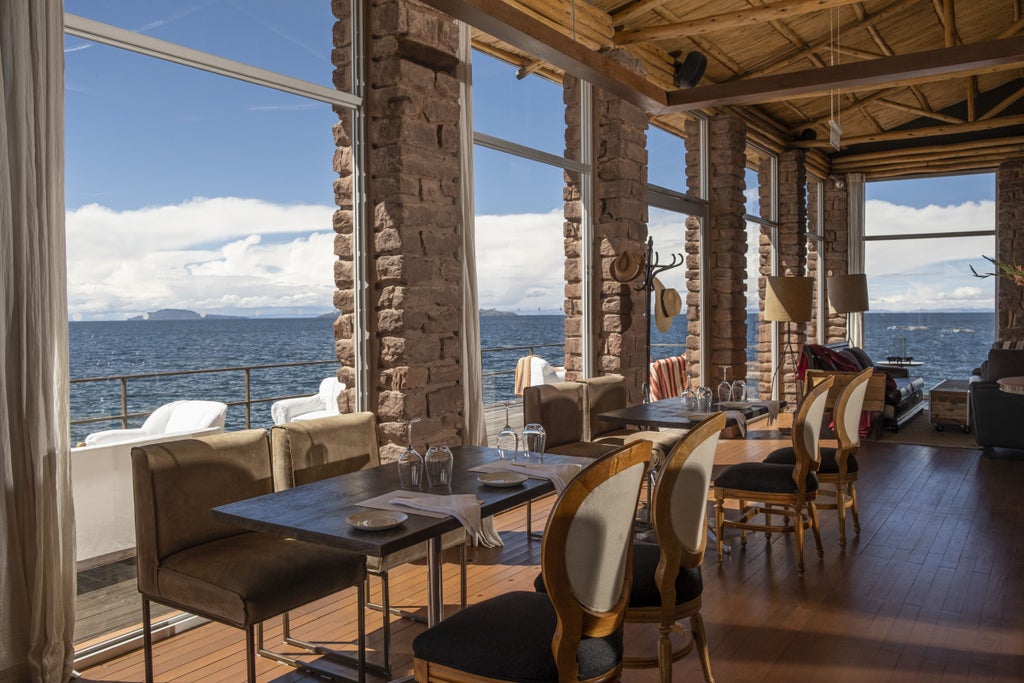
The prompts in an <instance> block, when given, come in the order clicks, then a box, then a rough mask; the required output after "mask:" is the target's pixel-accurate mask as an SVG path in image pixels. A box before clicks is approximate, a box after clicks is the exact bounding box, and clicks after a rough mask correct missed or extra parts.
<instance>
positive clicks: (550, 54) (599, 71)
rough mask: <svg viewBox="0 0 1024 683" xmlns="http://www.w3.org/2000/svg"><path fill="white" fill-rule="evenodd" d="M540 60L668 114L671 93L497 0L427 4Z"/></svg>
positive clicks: (444, 0) (432, 1)
mask: <svg viewBox="0 0 1024 683" xmlns="http://www.w3.org/2000/svg"><path fill="white" fill-rule="evenodd" d="M422 2H423V4H425V5H428V6H430V7H433V8H434V9H436V10H438V11H439V12H444V13H445V14H447V15H448V16H450V17H453V18H455V19H458V20H459V21H464V22H466V23H467V24H469V25H470V26H473V27H475V28H478V29H480V30H481V31H483V32H484V33H487V34H489V35H491V36H493V37H495V38H497V39H498V40H502V41H504V42H506V43H508V44H509V45H512V46H514V47H516V48H518V49H520V50H523V51H524V52H527V53H529V54H530V55H532V56H533V57H534V58H536V59H541V60H543V61H545V62H547V63H548V64H551V65H552V66H554V67H556V68H558V69H561V70H562V71H565V72H566V73H570V74H572V75H574V76H578V77H579V78H583V79H586V80H587V81H589V82H590V83H592V84H593V85H594V86H596V87H598V88H601V89H602V90H605V91H606V92H609V93H612V94H614V95H617V96H618V97H621V98H622V99H623V100H625V101H627V102H630V103H632V104H634V105H636V106H638V107H640V108H641V109H644V110H645V111H647V112H649V113H652V114H660V113H662V112H663V111H664V108H665V103H666V93H665V91H664V90H662V89H661V88H659V87H658V86H657V85H655V84H654V83H651V82H650V81H648V80H647V79H646V78H645V77H643V76H641V75H640V74H638V73H634V72H633V71H630V70H629V69H627V68H626V67H624V66H622V65H621V64H618V63H617V62H614V61H612V60H611V59H609V58H607V57H605V56H604V55H602V54H600V53H598V52H595V51H594V50H591V49H589V48H587V47H585V46H583V45H580V44H579V43H578V42H576V41H574V40H573V39H572V38H569V37H567V36H565V35H563V34H562V33H560V32H559V31H557V30H555V29H554V28H552V27H550V26H548V25H546V24H544V23H543V22H540V21H538V20H536V19H534V18H532V17H530V16H528V15H526V14H524V13H523V12H521V11H519V10H517V9H515V8H513V7H511V6H510V5H507V4H505V3H504V2H495V1H494V0H422Z"/></svg>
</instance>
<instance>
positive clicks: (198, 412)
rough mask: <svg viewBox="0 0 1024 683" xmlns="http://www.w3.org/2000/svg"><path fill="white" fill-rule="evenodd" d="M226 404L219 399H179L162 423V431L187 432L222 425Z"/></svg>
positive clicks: (226, 408)
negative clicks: (164, 422) (163, 423)
mask: <svg viewBox="0 0 1024 683" xmlns="http://www.w3.org/2000/svg"><path fill="white" fill-rule="evenodd" d="M227 410H228V407H227V404H225V403H221V402H219V401H181V402H179V403H178V404H177V405H176V406H174V410H172V411H171V416H170V417H169V418H168V419H167V424H165V425H164V429H163V431H164V433H165V434H166V433H168V432H188V431H192V430H195V429H205V428H207V427H223V426H224V417H225V416H226V414H227Z"/></svg>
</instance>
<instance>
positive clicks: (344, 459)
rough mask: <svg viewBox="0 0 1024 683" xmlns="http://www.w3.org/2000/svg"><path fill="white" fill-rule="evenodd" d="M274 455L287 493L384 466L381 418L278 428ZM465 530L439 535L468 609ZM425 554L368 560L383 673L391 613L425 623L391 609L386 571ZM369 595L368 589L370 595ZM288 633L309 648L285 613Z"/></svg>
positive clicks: (357, 416) (277, 484)
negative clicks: (376, 596) (451, 555)
mask: <svg viewBox="0 0 1024 683" xmlns="http://www.w3.org/2000/svg"><path fill="white" fill-rule="evenodd" d="M270 435H271V444H272V449H271V452H272V456H273V462H274V488H275V490H278V491H280V490H283V489H288V488H292V487H293V486H299V485H301V484H307V483H309V482H313V481H319V480H321V479H326V478H328V477H336V476H340V475H343V474H348V473H349V472H355V471H357V470H361V469H366V468H368V467H379V466H380V449H379V446H378V440H377V418H376V416H375V415H374V414H373V413H371V412H360V413H346V414H344V415H335V416H331V417H322V418H317V419H314V420H301V421H298V422H289V423H287V424H283V425H278V426H275V427H274V428H273V429H272V430H271V432H270ZM465 543H466V531H465V529H463V528H462V527H460V528H458V529H455V530H452V531H449V532H447V533H445V534H444V535H443V536H442V537H441V546H442V548H445V549H447V548H454V547H458V548H459V569H460V572H461V576H460V588H461V595H460V605H461V607H465V606H466V545H465ZM426 555H427V549H426V543H420V544H418V545H414V546H411V547H409V548H404V549H402V550H399V551H396V552H394V553H391V554H390V555H384V556H383V557H376V556H369V557H367V558H366V571H367V572H368V573H369V574H373V575H375V576H377V577H379V578H380V584H381V600H380V603H373V602H371V601H370V600H369V599H367V602H366V604H367V606H368V607H370V608H372V609H378V610H380V611H381V613H382V615H383V622H382V633H383V647H382V656H383V657H382V658H383V669H384V671H385V673H389V672H390V670H391V615H392V614H397V615H398V616H401V617H404V618H408V619H413V620H415V621H421V622H425V619H424V618H423V617H420V616H419V615H417V614H415V613H413V612H411V611H409V610H407V609H403V608H400V607H395V606H392V605H391V597H390V585H389V582H388V572H389V571H390V570H392V569H394V568H395V567H398V566H400V565H402V564H406V563H409V562H416V561H418V560H421V559H423V558H424V557H426ZM367 596H369V591H367ZM284 631H285V638H286V640H287V642H289V643H292V644H295V645H300V646H304V647H308V646H309V643H305V642H303V641H300V640H298V639H295V638H292V636H291V629H290V624H289V619H288V615H287V614H285V615H284Z"/></svg>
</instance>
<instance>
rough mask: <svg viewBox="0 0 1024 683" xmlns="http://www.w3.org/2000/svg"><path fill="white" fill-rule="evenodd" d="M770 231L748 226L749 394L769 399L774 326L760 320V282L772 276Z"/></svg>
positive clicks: (758, 226)
mask: <svg viewBox="0 0 1024 683" xmlns="http://www.w3.org/2000/svg"><path fill="white" fill-rule="evenodd" d="M771 255H772V249H771V239H770V230H769V228H767V227H763V226H761V225H760V224H758V223H751V222H749V221H748V222H747V254H746V258H747V278H746V280H745V283H746V292H747V394H748V396H750V397H751V398H761V397H770V387H771V381H772V364H771V339H772V337H771V334H772V328H771V325H772V323H768V322H763V321H762V320H761V289H760V288H761V284H760V283H761V278H762V277H767V276H768V275H769V274H770V273H771Z"/></svg>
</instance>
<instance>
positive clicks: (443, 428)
mask: <svg viewBox="0 0 1024 683" xmlns="http://www.w3.org/2000/svg"><path fill="white" fill-rule="evenodd" d="M333 7H334V11H335V14H336V16H338V18H339V24H338V26H337V27H336V30H335V40H336V42H337V44H338V47H339V48H342V47H344V45H343V44H344V43H345V42H346V41H347V36H348V28H347V27H348V2H347V1H343V0H342V1H339V0H335V1H334V2H333ZM369 13H370V28H371V31H370V33H371V35H369V36H368V37H367V41H368V53H369V55H370V59H369V61H368V63H367V70H368V73H367V78H366V82H367V83H368V84H369V87H368V90H367V92H366V100H365V112H366V116H367V143H368V144H367V188H366V189H367V203H368V206H369V210H370V214H371V216H370V222H371V225H370V226H369V232H370V239H369V244H367V245H366V249H367V252H368V255H369V267H368V272H367V281H368V288H369V292H368V301H367V308H368V311H369V319H370V320H369V330H368V332H369V334H370V342H369V345H368V347H369V350H370V353H371V357H370V358H369V359H368V365H369V377H370V387H369V393H370V402H369V408H370V410H372V411H374V412H375V413H376V414H377V418H378V421H379V422H380V431H381V436H382V446H383V447H382V451H381V453H382V457H383V458H384V459H385V460H388V459H392V458H395V457H397V456H398V454H399V453H401V450H402V444H404V442H405V430H404V427H403V425H402V421H403V420H407V419H410V418H421V419H422V422H421V423H420V424H418V425H417V427H416V429H415V432H414V443H416V444H417V445H419V446H424V445H426V444H432V443H440V442H447V443H448V444H450V445H458V444H460V443H462V438H463V436H462V435H463V427H464V420H463V413H464V405H463V402H464V401H463V390H462V364H461V363H462V359H461V353H462V351H461V339H460V335H461V310H462V298H461V289H460V287H461V262H460V255H461V241H462V221H461V208H460V191H461V190H460V170H459V156H458V154H459V128H458V124H459V101H458V97H459V84H458V81H457V80H456V75H455V67H456V65H457V63H458V57H457V54H458V28H457V25H456V23H455V21H454V20H452V19H451V18H450V17H448V16H446V15H444V14H442V13H439V12H437V11H435V10H433V9H431V8H428V7H426V6H424V5H421V4H420V3H417V2H414V1H409V0H373V1H372V2H371V3H370V6H369ZM333 58H334V60H335V64H336V67H337V71H336V74H335V82H336V84H338V85H339V87H344V86H343V85H342V84H343V83H344V84H347V81H348V79H349V69H350V64H348V59H349V51H348V50H347V49H338V50H335V52H334V55H333ZM340 117H341V122H340V124H339V125H338V126H337V128H336V131H335V137H336V142H337V145H338V154H337V155H336V158H335V166H336V170H337V171H338V173H339V181H338V188H337V189H338V191H337V195H338V204H339V210H338V212H337V214H336V216H335V229H336V231H337V233H338V238H337V240H336V253H337V254H338V256H339V261H338V264H337V266H336V269H335V279H336V281H337V286H338V293H337V296H336V299H335V304H336V306H337V307H338V309H339V310H340V311H341V315H340V316H339V318H338V321H337V323H336V325H335V335H336V338H337V339H338V356H339V359H340V360H341V364H342V369H341V372H340V376H341V377H342V379H343V380H345V381H348V379H349V378H354V372H355V371H354V354H353V352H352V344H353V339H352V335H353V324H352V317H351V316H352V301H351V296H352V294H351V292H352V284H353V283H352V249H353V244H352V238H351V234H352V227H351V226H352V207H351V205H350V204H351V201H350V197H351V189H350V188H351V179H350V176H348V175H347V174H348V173H350V170H349V169H350V168H351V162H350V161H349V158H350V156H351V145H350V132H349V131H350V129H349V125H350V123H349V120H350V115H349V114H348V113H346V112H342V113H341V115H340ZM347 400H348V401H349V403H351V400H352V395H351V394H350V395H349V396H348V397H347Z"/></svg>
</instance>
